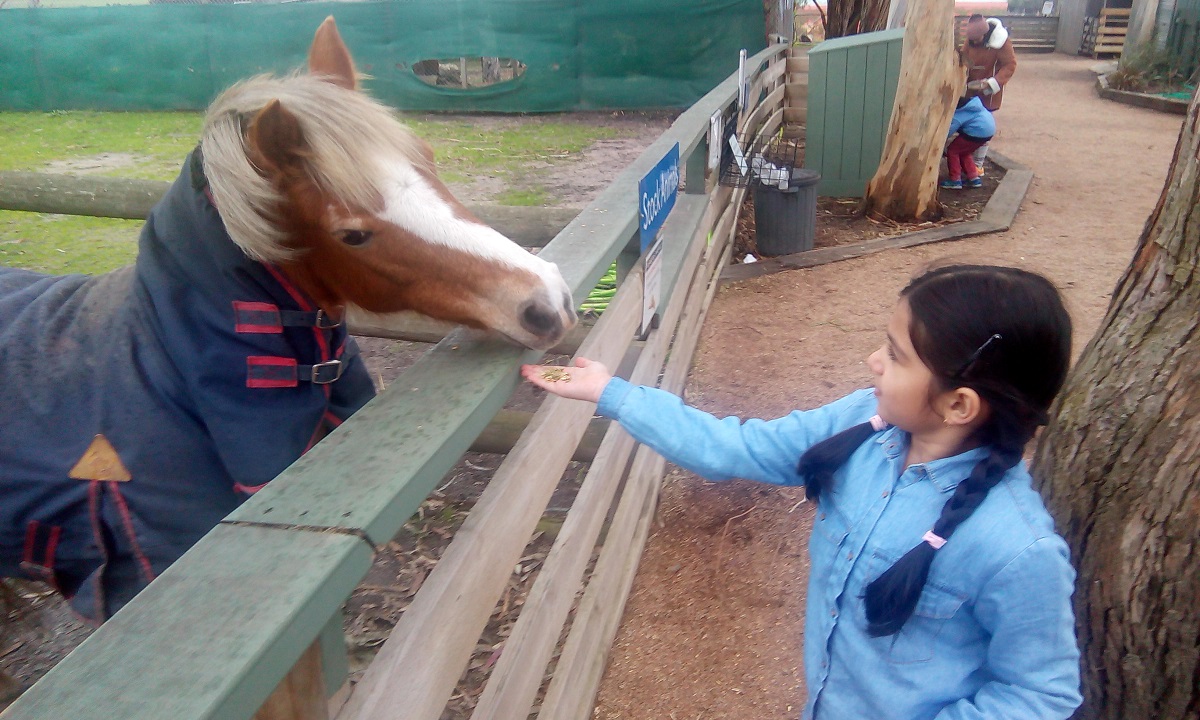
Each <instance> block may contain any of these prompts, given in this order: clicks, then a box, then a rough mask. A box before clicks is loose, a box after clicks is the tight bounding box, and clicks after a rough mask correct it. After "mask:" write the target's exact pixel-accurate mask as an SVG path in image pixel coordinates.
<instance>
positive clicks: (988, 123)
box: [941, 96, 996, 190]
mask: <svg viewBox="0 0 1200 720" xmlns="http://www.w3.org/2000/svg"><path fill="white" fill-rule="evenodd" d="M955 133H958V135H957V136H955ZM995 134H996V120H995V119H994V118H993V117H992V114H991V113H990V112H988V109H987V108H985V107H984V106H983V102H982V101H981V100H980V99H979V96H975V97H971V98H965V97H963V98H959V99H958V109H957V110H955V111H954V117H953V118H952V119H951V120H950V132H949V133H948V134H947V137H952V138H954V139H953V140H951V141H950V144H949V145H948V146H947V147H946V171H947V174H948V175H949V178H947V179H946V180H943V181H942V183H941V187H943V188H949V189H952V190H962V188H963V171H964V170H965V171H966V173H967V182H966V185H967V187H972V188H977V187H982V186H983V179H982V178H980V177H979V168H977V167H976V166H975V158H974V154H975V151H976V150H978V149H979V148H981V147H983V146H984V145H987V144H988V142H989V141H990V140H991V139H992V136H993V135H995Z"/></svg>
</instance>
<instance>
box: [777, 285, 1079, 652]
mask: <svg viewBox="0 0 1200 720" xmlns="http://www.w3.org/2000/svg"><path fill="white" fill-rule="evenodd" d="M900 295H901V297H902V298H905V299H907V301H908V303H909V309H910V310H911V312H912V326H911V327H910V335H911V336H912V339H913V346H914V348H915V349H916V351H917V355H918V356H919V357H920V358H921V361H922V362H924V363H925V365H926V366H927V367H929V368H930V370H931V371H932V372H933V374H934V377H935V378H937V379H938V381H939V383H940V384H941V385H942V389H952V388H954V387H969V388H972V389H974V390H975V391H976V392H977V393H979V395H980V397H981V398H983V400H984V401H985V403H986V404H987V407H988V411H989V415H988V419H987V421H986V422H985V423H984V424H983V426H981V427H980V428H979V430H978V432H977V439H978V441H979V442H980V444H981V445H983V446H985V447H987V448H988V449H989V452H988V454H987V456H986V457H984V458H983V459H982V460H980V461H979V463H977V464H976V465H975V467H974V468H973V469H972V470H971V474H970V475H969V476H968V477H967V478H966V479H965V480H963V481H962V482H961V483H959V485H958V487H957V488H955V491H954V493H953V494H952V495H951V497H950V499H949V500H947V501H946V504H945V505H944V506H943V507H942V512H941V515H940V516H939V517H938V519H937V521H936V522H935V523H934V525H933V528H932V529H931V531H930V533H927V539H922V540H921V542H917V543H916V544H915V545H914V547H913V548H912V549H911V550H909V551H908V552H907V553H906V554H905V555H904V556H903V557H901V558H900V560H898V561H897V562H896V563H895V564H894V565H892V567H890V568H888V570H886V571H885V572H884V573H883V574H882V575H880V576H879V577H878V578H876V579H875V580H874V581H872V582H871V583H870V584H869V585H867V588H866V594H865V597H864V602H865V605H866V614H867V621H868V632H869V633H870V634H871V635H874V636H876V637H879V636H883V635H892V634H895V633H897V632H899V631H900V629H901V628H902V627H903V626H904V624H905V623H906V622H908V619H909V618H910V617H912V614H913V611H914V610H915V609H916V606H917V601H918V600H919V599H920V597H921V591H922V589H923V588H924V586H925V583H926V581H927V580H928V579H929V570H930V567H931V566H932V564H933V558H934V556H935V554H936V552H937V548H938V547H941V544H943V543H944V542H945V541H947V540H949V538H950V537H951V536H952V535H953V534H954V531H955V530H956V529H957V528H958V527H959V525H961V524H962V523H963V522H964V521H965V520H966V519H967V518H969V517H971V514H972V513H974V512H975V510H976V508H978V507H979V506H980V505H981V504H982V503H983V501H984V499H986V498H987V495H988V492H990V491H991V489H992V488H993V487H995V486H996V484H997V483H999V482H1000V480H1001V478H1003V477H1004V474H1005V473H1006V472H1008V470H1009V469H1010V468H1012V467H1013V466H1014V465H1016V464H1017V463H1018V462H1020V460H1021V455H1022V453H1023V451H1024V448H1025V445H1026V444H1027V443H1028V442H1029V440H1030V439H1032V437H1033V435H1034V432H1035V431H1036V430H1037V426H1038V425H1040V424H1043V423H1045V421H1046V411H1047V409H1048V408H1049V406H1050V402H1051V401H1052V400H1053V399H1054V396H1055V395H1056V394H1057V393H1058V390H1059V388H1060V387H1061V386H1062V383H1063V380H1064V379H1065V377H1066V371H1067V365H1068V362H1069V357H1070V348H1071V320H1070V316H1069V315H1068V314H1067V312H1066V310H1065V308H1064V307H1063V304H1062V300H1061V298H1060V297H1059V295H1058V291H1057V290H1055V288H1054V286H1053V285H1052V284H1051V283H1050V282H1049V281H1048V280H1046V279H1045V278H1043V277H1041V276H1040V275H1036V274H1034V273H1029V272H1026V271H1023V270H1018V269H1015V268H1003V267H991V266H978V265H958V266H947V267H942V268H938V269H935V270H932V271H930V272H928V273H926V274H924V275H922V276H920V277H918V278H916V279H915V280H913V282H912V283H910V284H909V286H908V287H906V288H905V289H904V290H903V291H902V292H901V294H900ZM879 429H880V427H879V426H878V425H874V426H873V425H872V423H870V422H866V423H861V424H859V425H855V426H853V427H851V428H849V429H847V430H844V431H842V432H840V433H838V434H836V435H834V436H833V437H830V438H828V439H827V440H824V441H822V442H820V443H817V444H816V445H814V446H813V447H811V448H809V450H808V451H807V452H805V453H804V455H803V456H802V457H801V458H800V463H799V468H798V470H799V472H800V475H801V477H803V478H804V479H805V494H806V495H807V496H808V497H809V499H811V500H817V499H818V498H819V497H820V495H821V493H822V491H824V490H826V489H828V488H829V487H830V485H831V484H832V482H833V475H834V472H835V471H836V470H837V469H838V468H840V467H841V466H842V465H844V464H845V462H846V460H848V459H849V457H850V456H851V455H852V454H853V453H854V452H855V450H857V449H858V448H859V446H861V445H862V444H863V443H864V442H865V441H866V440H867V439H868V438H870V437H871V436H872V435H873V434H875V433H876V432H878V430H879ZM930 535H932V537H930ZM914 540H916V538H914Z"/></svg>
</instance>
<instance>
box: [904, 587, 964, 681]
mask: <svg viewBox="0 0 1200 720" xmlns="http://www.w3.org/2000/svg"><path fill="white" fill-rule="evenodd" d="M964 602H966V597H964V596H962V595H959V594H957V593H954V592H950V591H947V590H944V589H942V588H937V587H933V586H930V585H926V586H925V589H924V590H922V591H921V599H920V600H919V601H917V609H916V610H914V611H913V614H912V617H910V618H909V619H908V622H906V623H904V627H902V628H900V632H899V633H897V634H896V636H895V638H894V639H893V640H892V646H891V648H889V650H888V660H889V661H891V662H893V663H896V664H898V665H903V664H907V663H922V662H929V661H930V660H932V659H934V657H936V656H937V648H938V646H939V644H940V643H943V642H945V639H944V638H943V637H942V633H943V631H944V630H945V629H946V625H947V623H949V622H951V621H952V620H953V618H954V616H955V615H957V614H958V611H959V608H961V607H962V604H963V603H964Z"/></svg>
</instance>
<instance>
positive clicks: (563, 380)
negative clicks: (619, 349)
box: [521, 357, 612, 402]
mask: <svg viewBox="0 0 1200 720" xmlns="http://www.w3.org/2000/svg"><path fill="white" fill-rule="evenodd" d="M521 375H522V376H523V377H524V378H525V379H526V380H528V381H529V382H531V383H533V384H534V385H537V386H538V387H540V388H541V389H543V390H546V391H548V392H552V393H554V394H555V395H559V396H561V397H565V398H570V399H572V400H586V401H587V402H599V401H600V395H601V394H602V393H603V392H604V388H605V387H607V386H608V381H609V380H612V373H611V372H609V371H608V368H606V367H604V364H603V363H598V362H596V361H594V360H588V359H587V358H584V357H580V358H575V367H571V366H566V367H560V366H557V365H522V366H521Z"/></svg>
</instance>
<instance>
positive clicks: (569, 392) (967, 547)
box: [522, 265, 1081, 720]
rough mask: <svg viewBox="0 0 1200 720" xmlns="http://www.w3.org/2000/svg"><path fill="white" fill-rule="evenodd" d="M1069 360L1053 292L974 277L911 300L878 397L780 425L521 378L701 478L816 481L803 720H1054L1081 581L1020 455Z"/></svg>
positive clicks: (575, 382) (999, 274)
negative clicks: (584, 404) (613, 423)
mask: <svg viewBox="0 0 1200 720" xmlns="http://www.w3.org/2000/svg"><path fill="white" fill-rule="evenodd" d="M1070 348H1071V321H1070V318H1069V317H1068V315H1067V313H1066V311H1065V310H1064V308H1063V305H1062V301H1061V299H1060V298H1059V295H1058V292H1057V291H1056V290H1055V289H1054V287H1053V285H1051V284H1050V282H1048V281H1047V280H1046V279H1045V278H1043V277H1041V276H1039V275H1035V274H1032V273H1029V272H1025V271H1023V270H1017V269H1014V268H1004V267H988V266H969V265H960V266H950V267H942V268H938V269H935V270H932V271H929V272H927V273H926V274H924V275H922V276H920V277H918V278H917V279H915V280H913V281H912V282H911V283H910V284H909V285H908V287H906V288H905V289H904V290H903V291H902V292H901V293H900V300H899V302H898V303H897V305H896V308H895V311H894V313H893V315H892V318H891V321H890V322H889V323H888V327H887V339H886V342H885V343H884V344H883V346H882V347H881V348H879V349H878V350H876V351H875V352H874V353H872V354H871V356H870V357H869V358H868V359H867V363H868V365H869V366H870V369H871V372H872V373H873V375H874V385H875V387H874V389H873V390H860V391H858V392H855V393H853V394H851V395H849V396H847V397H845V398H842V399H841V400H838V401H835V402H833V403H831V404H829V405H826V406H825V407H822V408H818V409H816V410H811V411H807V412H801V411H796V412H793V413H791V414H790V415H787V416H785V417H782V418H779V419H777V420H772V421H769V422H767V421H763V420H746V421H742V420H739V419H737V418H733V417H727V418H724V419H717V418H716V417H714V416H712V415H709V414H707V413H704V412H701V411H699V410H697V409H695V408H691V407H689V406H687V405H684V404H683V403H682V401H680V399H679V398H677V397H675V396H674V395H671V394H670V393H666V392H663V391H661V390H656V389H653V388H646V387H635V386H633V385H630V384H629V383H627V382H625V381H624V380H621V379H620V378H614V377H612V375H611V374H610V373H609V372H608V370H607V369H606V368H605V367H604V366H603V365H601V364H599V363H594V362H591V361H589V360H586V359H584V358H579V359H577V360H576V367H569V368H564V369H563V372H564V373H566V374H567V375H569V379H560V380H555V379H554V378H556V377H557V376H556V374H554V373H550V372H547V371H546V368H544V367H542V366H537V365H526V366H524V367H523V368H522V374H523V375H524V376H525V378H526V379H527V380H529V381H530V382H532V383H533V384H535V385H537V386H539V387H542V388H545V389H546V390H549V391H551V392H553V393H555V394H557V395H561V396H563V397H569V398H576V399H580V400H588V401H591V402H598V403H599V412H600V414H602V415H606V416H608V417H611V418H614V419H616V420H618V421H619V422H620V423H621V425H622V427H624V428H625V429H626V430H628V431H629V433H630V434H632V435H633V436H634V437H635V438H637V439H638V440H639V441H640V442H642V443H644V444H646V445H649V446H650V447H653V448H654V449H655V450H657V451H658V452H659V453H661V454H662V455H663V456H664V457H666V458H667V459H669V460H671V461H672V462H674V463H676V464H678V465H680V466H682V467H684V468H687V469H689V470H691V471H693V472H695V473H697V474H699V475H702V476H704V477H707V478H711V479H714V480H725V479H730V478H734V477H742V478H748V479H752V480H758V481H761V482H768V483H774V484H777V485H799V484H803V485H805V492H806V494H807V495H808V497H809V498H810V499H812V500H815V501H816V503H817V515H816V519H815V520H814V527H813V533H812V537H811V539H810V541H809V553H810V555H811V577H810V581H809V587H808V596H807V603H808V610H807V613H806V619H805V633H804V644H805V649H804V667H805V675H806V680H807V685H808V702H807V704H806V706H805V709H804V717H805V718H818V719H819V720H858V719H863V718H872V719H877V718H897V719H898V720H925V719H932V718H937V720H958V719H964V720H965V719H967V718H978V719H982V718H988V719H989V720H1000V719H1002V718H1004V719H1007V718H1011V719H1013V720H1018V719H1020V720H1045V719H1049V718H1067V717H1069V716H1070V715H1071V712H1072V711H1073V710H1074V708H1075V707H1076V706H1078V705H1079V703H1080V701H1081V698H1080V695H1079V653H1078V649H1077V647H1076V643H1075V635H1074V627H1075V626H1074V618H1073V616H1072V612H1071V592H1072V588H1073V584H1074V577H1075V573H1074V571H1073V570H1072V568H1071V565H1070V563H1069V560H1068V552H1067V546H1066V544H1065V543H1064V542H1063V540H1062V539H1061V538H1059V537H1058V536H1057V535H1056V534H1055V533H1054V528H1053V523H1052V521H1051V519H1050V516H1049V514H1048V513H1047V512H1046V509H1045V507H1044V506H1043V505H1042V502H1041V499H1040V498H1039V496H1038V494H1037V493H1036V492H1035V491H1034V490H1033V488H1032V486H1031V479H1030V476H1029V472H1028V471H1027V470H1026V468H1025V466H1024V463H1022V461H1021V455H1022V452H1023V450H1024V448H1025V445H1026V443H1027V442H1028V441H1029V440H1030V439H1031V438H1032V437H1033V434H1034V431H1035V429H1036V428H1037V426H1038V425H1040V424H1042V423H1044V422H1045V420H1046V411H1047V409H1048V408H1049V406H1050V402H1051V400H1053V398H1054V396H1055V394H1056V393H1057V392H1058V390H1059V388H1060V386H1061V385H1062V382H1063V379H1064V377H1065V375H1066V372H1067V365H1068V361H1069V355H1070Z"/></svg>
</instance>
